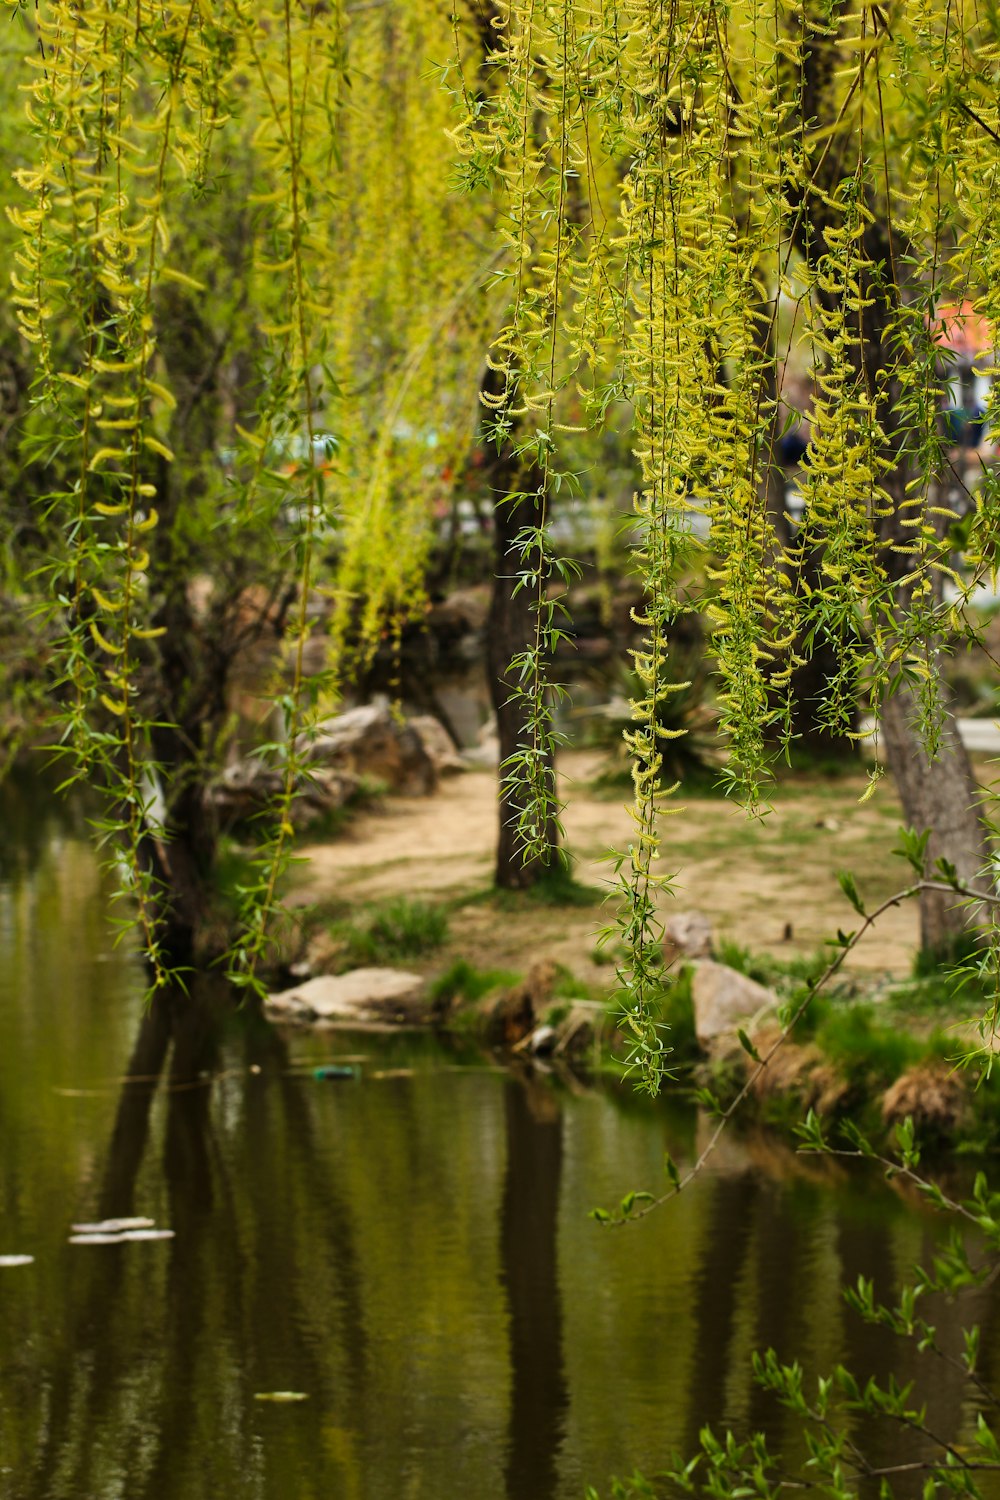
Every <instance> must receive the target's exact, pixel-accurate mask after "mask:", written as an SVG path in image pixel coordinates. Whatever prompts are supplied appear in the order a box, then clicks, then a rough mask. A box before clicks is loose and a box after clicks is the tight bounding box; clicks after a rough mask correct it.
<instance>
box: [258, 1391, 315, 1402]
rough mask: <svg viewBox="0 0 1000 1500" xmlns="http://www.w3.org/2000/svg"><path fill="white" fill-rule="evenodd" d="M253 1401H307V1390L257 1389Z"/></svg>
mask: <svg viewBox="0 0 1000 1500" xmlns="http://www.w3.org/2000/svg"><path fill="white" fill-rule="evenodd" d="M253 1399H254V1400H255V1401H279V1402H281V1401H308V1400H309V1392H308V1391H258V1392H257V1393H256V1395H255V1396H254V1398H253Z"/></svg>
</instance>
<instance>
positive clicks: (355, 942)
mask: <svg viewBox="0 0 1000 1500" xmlns="http://www.w3.org/2000/svg"><path fill="white" fill-rule="evenodd" d="M330 930H331V932H332V934H333V936H334V937H336V938H337V939H339V940H340V942H341V943H342V944H343V955H344V962H345V964H346V965H347V966H348V967H352V968H353V967H357V966H358V965H363V964H378V963H386V962H391V961H392V960H395V959H400V958H418V957H419V956H420V955H421V954H424V953H430V952H432V951H433V950H434V949H435V948H440V947H441V944H442V943H443V942H444V941H445V939H446V938H447V936H448V918H447V915H446V913H445V912H444V911H443V910H442V909H441V907H439V906H431V905H430V904H429V903H428V902H426V901H411V900H410V899H409V898H408V897H406V896H397V897H395V899H394V900H392V901H387V902H386V903H385V905H384V906H379V907H376V908H375V909H374V910H373V911H371V912H369V913H368V915H367V916H364V917H361V918H356V919H355V920H353V921H351V922H338V923H334V924H333V925H332V927H331V929H330Z"/></svg>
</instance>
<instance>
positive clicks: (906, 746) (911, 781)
mask: <svg viewBox="0 0 1000 1500" xmlns="http://www.w3.org/2000/svg"><path fill="white" fill-rule="evenodd" d="M841 62H842V53H841V51H840V50H839V43H838V40H837V39H836V38H830V37H829V36H823V35H822V34H817V35H814V36H813V38H812V40H811V44H810V45H809V47H808V48H807V49H806V50H805V51H804V54H803V71H802V88H803V93H802V112H803V117H804V118H815V120H816V123H817V124H818V125H820V126H822V125H823V124H824V123H825V121H824V116H825V115H828V113H829V100H830V99H831V98H832V97H833V95H832V92H831V91H830V90H829V88H828V85H829V82H830V79H831V78H832V77H833V74H834V72H835V70H836V68H837V67H838V66H839V65H840V63H841ZM825 134H826V133H825V132H824V131H823V130H817V132H816V138H817V140H820V139H821V138H822V139H823V144H822V145H820V146H817V148H816V149H817V152H818V156H817V160H816V163H815V166H814V168H813V179H814V184H815V186H816V188H818V189H819V191H818V192H816V193H815V194H814V195H813V196H812V197H811V198H810V200H809V209H808V212H805V211H803V212H801V213H800V215H799V217H798V220H797V225H798V228H797V231H796V243H797V246H798V249H799V251H800V253H801V254H802V256H803V258H804V259H805V260H806V262H807V263H808V264H810V265H812V266H813V267H816V266H818V264H819V262H820V260H821V258H822V256H823V254H824V252H825V248H826V246H825V231H826V229H827V228H828V227H831V223H832V213H833V210H832V208H831V206H830V204H831V199H832V195H833V194H834V192H835V189H836V185H837V177H838V174H839V172H840V170H841V167H840V153H839V152H837V151H835V150H834V151H831V150H829V149H828V147H829V142H828V141H827V140H826V139H825ZM868 206H869V208H870V209H871V210H872V212H873V218H872V219H871V220H870V221H869V222H868V223H867V225H866V227H865V231H864V236H863V242H862V243H863V260H864V262H865V265H864V268H863V270H862V273H861V276H860V293H861V299H862V300H861V307H862V309H863V310H862V314H861V330H860V332H861V337H860V341H859V343H858V345H856V346H855V354H854V360H855V363H856V368H857V371H858V375H859V376H860V377H861V379H862V380H863V382H864V385H865V388H866V389H867V390H868V391H870V392H877V393H879V396H880V400H879V415H880V418H881V422H882V428H883V431H884V433H885V439H886V445H885V453H884V456H885V457H886V458H887V459H888V460H889V463H890V465H891V467H890V468H889V470H888V471H887V473H886V474H885V475H884V477H883V480H882V483H883V485H884V488H885V489H886V490H887V491H888V493H889V494H890V495H891V497H892V499H893V506H892V509H891V511H890V512H889V514H887V515H884V516H881V517H880V518H879V519H878V522H877V530H878V538H879V542H880V544H881V547H882V557H883V561H884V565H885V568H886V570H887V573H888V575H889V578H890V580H891V581H892V582H893V583H894V586H895V597H894V599H893V610H894V613H895V617H896V619H897V621H899V622H900V623H901V624H902V623H903V622H904V621H905V620H906V619H907V617H908V615H909V612H910V607H911V598H910V595H911V591H912V584H911V583H910V582H909V581H908V570H909V566H910V561H911V560H910V558H909V556H908V555H907V551H906V550H905V549H906V547H907V544H908V542H909V541H910V539H911V537H912V531H911V529H909V528H911V527H912V524H913V520H914V516H913V512H912V509H911V510H910V511H909V512H907V510H906V509H904V506H905V505H906V504H907V503H908V502H910V501H912V494H911V493H910V488H909V486H910V481H911V480H912V479H914V478H915V477H916V475H915V471H914V469H913V464H912V459H911V458H910V457H909V456H908V454H907V431H906V429H905V426H904V424H903V423H902V422H901V421H900V418H899V404H900V400H901V397H902V390H901V387H900V384H899V381H898V379H897V378H896V377H895V375H894V374H893V371H894V370H895V369H896V364H897V360H898V351H897V350H896V349H895V348H894V347H893V335H894V324H895V315H896V309H897V307H898V306H899V304H900V303H901V302H904V301H905V300H906V299H907V297H909V296H911V295H915V294H916V293H917V292H919V291H920V290H921V288H920V287H918V286H916V285H910V286H908V285H897V284H896V282H895V279H894V278H895V275H896V271H897V267H906V266H907V265H909V264H910V263H911V257H910V256H909V254H908V247H907V246H906V244H905V243H904V242H903V240H902V239H901V237H900V233H899V231H898V229H897V230H895V232H894V234H891V233H890V225H889V221H888V219H887V213H888V210H887V209H885V208H881V207H880V206H879V205H878V204H876V203H875V202H874V201H873V202H870V203H869V205H868ZM803 209H805V203H803ZM838 227H839V226H838ZM893 239H895V254H894V253H893V252H894V246H893ZM873 268H876V269H873ZM887 269H888V270H889V271H890V272H891V275H890V276H888V277H887V276H886V274H885V273H886V270H887ZM823 295H826V294H823ZM930 489H931V491H932V492H933V489H934V485H933V484H931V486H930ZM933 503H934V497H933V493H929V494H928V495H927V496H926V497H925V504H926V505H927V506H928V507H929V506H931V505H932V504H933ZM904 520H905V521H906V524H904ZM937 524H938V525H940V524H941V521H940V519H939V518H938V519H937ZM927 644H928V645H930V644H932V643H931V642H928V643H927ZM936 691H937V692H938V694H939V702H940V705H941V708H942V710H943V712H944V715H945V725H944V729H943V731H942V735H941V743H940V747H939V751H938V754H937V755H936V756H935V757H933V758H931V757H930V756H928V755H927V753H926V750H925V748H924V746H923V745H922V744H921V741H920V735H919V731H918V728H917V723H916V718H917V716H916V714H915V713H914V707H915V704H914V698H913V694H912V692H911V690H910V689H909V687H908V686H907V684H906V683H905V682H900V683H898V684H897V685H896V690H895V691H894V692H892V693H891V694H890V695H889V696H888V697H887V699H886V701H885V703H884V705H883V715H884V719H883V723H884V730H885V747H886V760H887V763H888V766H889V769H890V771H891V772H892V775H893V778H894V780H895V782H896V785H897V788H898V790H899V795H900V799H901V801H902V803H903V811H904V816H905V817H906V820H907V823H908V824H909V825H910V826H911V827H913V828H915V829H916V830H917V831H918V832H923V831H924V830H925V829H929V830H930V831H931V841H930V846H929V853H930V857H931V861H932V863H933V861H934V860H935V859H938V858H944V859H947V860H948V861H950V863H951V864H952V865H954V867H955V869H956V871H957V872H958V874H959V876H960V877H961V878H962V879H963V880H965V881H968V883H970V884H972V885H974V886H975V885H978V886H979V887H980V888H981V889H984V888H985V887H984V885H983V878H984V877H983V872H984V870H985V868H986V864H987V858H988V852H989V850H988V842H987V835H986V830H985V826H984V824H983V821H982V819H981V817H980V815H979V813H978V811H977V809H976V785H975V782H974V780H973V777H972V770H971V766H970V764H969V759H968V756H967V755H966V753H965V749H964V747H963V745H962V743H961V741H960V739H959V736H958V730H957V727H956V725H955V721H954V716H953V714H952V712H951V708H952V704H951V695H950V693H949V691H948V689H947V687H946V685H945V684H944V683H943V682H941V681H940V680H939V681H938V683H937V684H936ZM980 918H981V909H980V908H978V907H977V906H976V905H975V903H962V902H961V901H959V900H957V899H956V898H954V897H952V896H949V895H942V894H938V893H936V892H925V893H924V894H923V897H922V899H921V906H920V942H921V947H922V948H924V949H925V950H930V951H939V952H943V951H945V950H947V949H949V948H953V947H954V945H955V943H956V941H957V940H960V939H961V938H962V937H963V936H964V935H965V934H966V932H967V931H968V929H969V928H970V927H971V926H973V925H975V923H976V922H977V921H979V920H980Z"/></svg>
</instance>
